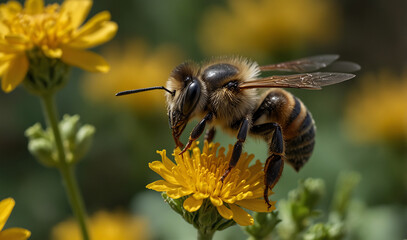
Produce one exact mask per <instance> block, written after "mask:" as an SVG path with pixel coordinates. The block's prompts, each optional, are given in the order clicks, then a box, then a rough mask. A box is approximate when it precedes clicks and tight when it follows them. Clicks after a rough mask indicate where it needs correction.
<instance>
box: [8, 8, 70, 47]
mask: <svg viewBox="0 0 407 240" xmlns="http://www.w3.org/2000/svg"><path fill="white" fill-rule="evenodd" d="M70 23H71V21H70V17H69V16H68V15H65V16H63V15H61V14H60V13H59V5H58V4H53V5H50V6H47V7H46V8H44V11H43V12H42V13H37V14H27V13H24V12H21V13H18V14H16V15H15V17H14V18H12V19H10V20H5V24H6V25H7V26H8V27H9V30H10V32H9V33H8V34H7V35H6V36H5V38H6V39H7V41H9V42H10V41H11V42H12V43H15V44H24V45H25V46H26V47H27V48H28V49H31V48H32V47H34V46H38V47H40V48H42V49H57V48H59V47H60V44H61V43H66V42H68V41H69V40H70V39H72V32H73V27H72V26H71V24H70Z"/></svg>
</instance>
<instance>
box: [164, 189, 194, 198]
mask: <svg viewBox="0 0 407 240" xmlns="http://www.w3.org/2000/svg"><path fill="white" fill-rule="evenodd" d="M192 193H193V191H192V190H188V189H186V188H184V187H180V188H177V189H171V190H170V191H167V195H168V197H170V198H173V199H178V198H180V197H184V196H187V195H190V194H192Z"/></svg>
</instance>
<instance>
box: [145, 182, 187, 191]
mask: <svg viewBox="0 0 407 240" xmlns="http://www.w3.org/2000/svg"><path fill="white" fill-rule="evenodd" d="M179 187H180V186H177V185H174V184H171V183H169V182H167V181H164V180H157V181H155V182H152V183H150V184H148V185H147V186H146V188H148V189H152V190H154V191H157V192H166V191H170V190H172V189H174V188H179Z"/></svg>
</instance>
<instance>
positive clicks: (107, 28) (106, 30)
mask: <svg viewBox="0 0 407 240" xmlns="http://www.w3.org/2000/svg"><path fill="white" fill-rule="evenodd" d="M117 28H118V27H117V24H116V23H115V22H105V23H103V24H102V25H101V26H100V28H99V29H98V30H97V31H95V32H93V33H91V34H88V35H84V36H83V37H80V38H78V39H76V40H75V41H72V42H70V43H69V46H71V47H75V48H91V47H95V46H98V45H100V44H103V43H105V42H107V41H109V40H111V39H112V38H113V37H114V36H115V35H116V32H117Z"/></svg>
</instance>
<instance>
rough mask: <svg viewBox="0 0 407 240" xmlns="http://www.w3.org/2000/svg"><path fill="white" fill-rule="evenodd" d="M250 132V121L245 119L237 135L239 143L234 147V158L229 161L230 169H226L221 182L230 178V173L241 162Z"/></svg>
mask: <svg viewBox="0 0 407 240" xmlns="http://www.w3.org/2000/svg"><path fill="white" fill-rule="evenodd" d="M248 130H249V119H248V118H245V119H244V120H243V121H242V123H241V124H240V128H239V132H238V134H237V141H236V143H235V145H234V147H233V152H232V157H231V158H230V161H229V167H228V168H227V169H226V171H225V173H224V174H223V176H222V177H221V178H220V180H221V181H222V182H223V180H224V179H225V178H226V177H227V176H228V174H229V172H230V171H231V170H232V168H234V167H235V166H236V164H237V161H239V158H240V155H241V154H242V149H243V143H244V142H245V141H246V136H247V132H248Z"/></svg>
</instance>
